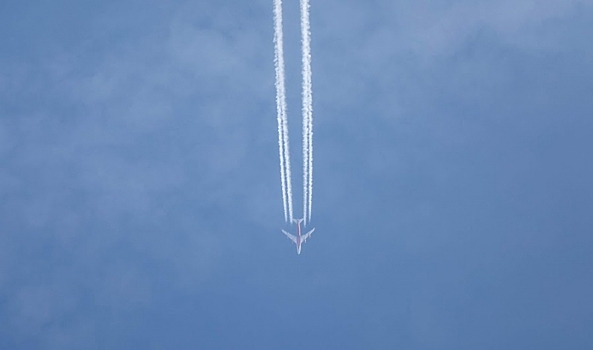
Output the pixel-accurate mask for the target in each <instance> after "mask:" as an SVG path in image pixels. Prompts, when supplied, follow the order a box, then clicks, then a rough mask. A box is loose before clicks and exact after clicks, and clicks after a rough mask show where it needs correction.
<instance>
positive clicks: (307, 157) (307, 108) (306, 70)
mask: <svg viewBox="0 0 593 350" xmlns="http://www.w3.org/2000/svg"><path fill="white" fill-rule="evenodd" d="M300 4H301V40H302V42H301V44H302V46H301V50H302V75H303V92H302V94H303V97H302V98H303V107H302V113H303V218H304V222H305V224H307V222H309V221H311V209H312V205H313V88H312V85H313V84H312V79H311V75H312V73H311V27H310V22H309V0H301V3H300Z"/></svg>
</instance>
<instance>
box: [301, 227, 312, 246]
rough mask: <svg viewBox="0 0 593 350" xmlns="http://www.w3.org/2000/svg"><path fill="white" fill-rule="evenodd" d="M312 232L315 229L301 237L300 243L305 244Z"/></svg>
mask: <svg viewBox="0 0 593 350" xmlns="http://www.w3.org/2000/svg"><path fill="white" fill-rule="evenodd" d="M313 231H315V228H313V229H312V230H311V231H309V232H307V233H305V235H304V236H302V237H301V242H303V243H305V241H306V240H307V238H309V237H311V234H312V233H313Z"/></svg>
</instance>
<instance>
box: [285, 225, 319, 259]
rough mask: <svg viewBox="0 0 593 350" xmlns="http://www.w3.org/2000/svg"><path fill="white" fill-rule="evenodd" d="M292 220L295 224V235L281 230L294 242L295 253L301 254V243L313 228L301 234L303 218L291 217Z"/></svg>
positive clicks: (309, 235)
mask: <svg viewBox="0 0 593 350" xmlns="http://www.w3.org/2000/svg"><path fill="white" fill-rule="evenodd" d="M292 221H293V222H294V223H296V224H297V235H296V236H295V235H293V234H290V233H288V232H286V231H284V230H282V232H284V234H285V235H286V237H288V238H290V240H291V241H293V242H294V244H296V247H297V254H301V244H303V243H305V241H306V240H307V238H309V237H311V234H312V233H313V231H315V228H313V229H312V230H311V231H309V232H307V233H305V234H304V235H303V236H301V222H303V219H293V220H292Z"/></svg>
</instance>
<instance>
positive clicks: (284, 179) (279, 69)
mask: <svg viewBox="0 0 593 350" xmlns="http://www.w3.org/2000/svg"><path fill="white" fill-rule="evenodd" d="M274 66H275V70H276V110H277V115H278V116H277V119H278V149H279V156H280V182H281V186H282V203H283V205H284V220H285V221H288V220H290V222H292V219H293V214H292V185H291V174H290V150H289V142H288V119H287V117H286V89H285V78H284V43H283V33H282V0H274Z"/></svg>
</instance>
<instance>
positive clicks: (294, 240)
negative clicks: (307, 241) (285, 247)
mask: <svg viewBox="0 0 593 350" xmlns="http://www.w3.org/2000/svg"><path fill="white" fill-rule="evenodd" d="M282 232H284V234H285V235H286V237H288V238H290V240H291V241H293V242H294V243H295V244H296V241H297V239H296V236H295V235H291V234H290V233H288V232H286V231H284V230H282Z"/></svg>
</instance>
